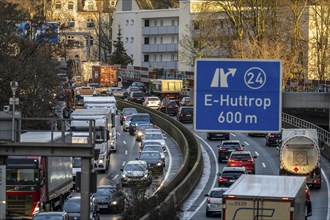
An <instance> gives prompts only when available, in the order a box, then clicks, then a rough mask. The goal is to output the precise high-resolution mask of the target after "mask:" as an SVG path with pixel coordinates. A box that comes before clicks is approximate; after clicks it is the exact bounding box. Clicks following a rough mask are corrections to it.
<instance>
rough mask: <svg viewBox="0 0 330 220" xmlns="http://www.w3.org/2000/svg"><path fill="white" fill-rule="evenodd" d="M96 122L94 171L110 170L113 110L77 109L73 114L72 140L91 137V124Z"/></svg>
mask: <svg viewBox="0 0 330 220" xmlns="http://www.w3.org/2000/svg"><path fill="white" fill-rule="evenodd" d="M91 120H94V123H95V124H94V125H95V132H94V133H93V136H94V137H95V149H94V154H95V155H94V170H96V171H97V170H100V171H103V172H105V171H106V170H108V169H109V163H110V153H111V136H110V134H109V130H111V128H112V124H111V109H107V108H104V109H76V110H74V111H73V112H72V113H71V131H72V138H73V139H76V138H80V139H82V137H89V129H90V122H91Z"/></svg>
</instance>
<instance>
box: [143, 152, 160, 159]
mask: <svg viewBox="0 0 330 220" xmlns="http://www.w3.org/2000/svg"><path fill="white" fill-rule="evenodd" d="M140 160H160V154H159V153H156V152H155V153H150V152H143V151H142V152H141V155H140Z"/></svg>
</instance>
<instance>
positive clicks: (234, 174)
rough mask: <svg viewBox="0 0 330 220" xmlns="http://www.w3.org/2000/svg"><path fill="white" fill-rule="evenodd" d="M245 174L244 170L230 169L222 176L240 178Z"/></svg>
mask: <svg viewBox="0 0 330 220" xmlns="http://www.w3.org/2000/svg"><path fill="white" fill-rule="evenodd" d="M242 174H243V172H242V171H230V172H223V173H222V177H225V178H229V177H235V178H238V177H240V176H241V175H242Z"/></svg>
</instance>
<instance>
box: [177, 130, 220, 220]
mask: <svg viewBox="0 0 330 220" xmlns="http://www.w3.org/2000/svg"><path fill="white" fill-rule="evenodd" d="M195 136H196V137H197V138H198V139H200V140H201V141H202V142H203V143H204V144H205V145H206V146H207V147H208V148H209V149H210V151H211V152H212V155H213V159H214V161H216V164H217V163H218V162H217V156H216V155H215V153H214V151H213V149H212V147H211V146H210V145H209V144H208V143H207V142H206V141H205V140H204V139H203V138H201V137H200V136H198V135H196V134H195ZM201 151H202V156H203V160H204V168H203V174H202V177H201V180H200V182H199V183H198V184H197V187H196V188H195V190H194V191H193V193H192V195H191V196H190V198H191V197H193V198H191V199H189V201H186V202H185V203H184V204H183V205H182V207H181V208H182V209H183V211H184V212H183V213H187V214H188V215H189V214H190V216H184V218H182V219H187V220H189V219H191V218H192V217H193V216H194V215H195V214H196V213H197V212H198V211H199V210H200V209H201V208H202V207H203V205H204V203H205V202H206V199H203V202H201V204H200V205H199V206H198V207H197V208H196V210H195V211H194V212H186V211H187V210H189V209H190V208H191V206H192V205H193V204H194V203H195V201H196V200H197V198H198V197H199V196H200V195H201V194H202V192H203V190H204V188H205V186H206V184H207V183H208V180H209V178H210V177H211V175H210V170H211V169H210V167H211V163H210V158H209V156H208V153H207V152H206V150H205V148H204V146H203V145H202V144H201ZM218 172H219V167H218V165H216V173H215V175H214V179H213V186H215V184H216V181H217V179H218V178H217V175H216V174H217V173H218Z"/></svg>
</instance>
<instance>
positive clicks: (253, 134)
mask: <svg viewBox="0 0 330 220" xmlns="http://www.w3.org/2000/svg"><path fill="white" fill-rule="evenodd" d="M248 135H249V136H250V137H266V135H267V133H263V132H251V133H248Z"/></svg>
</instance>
